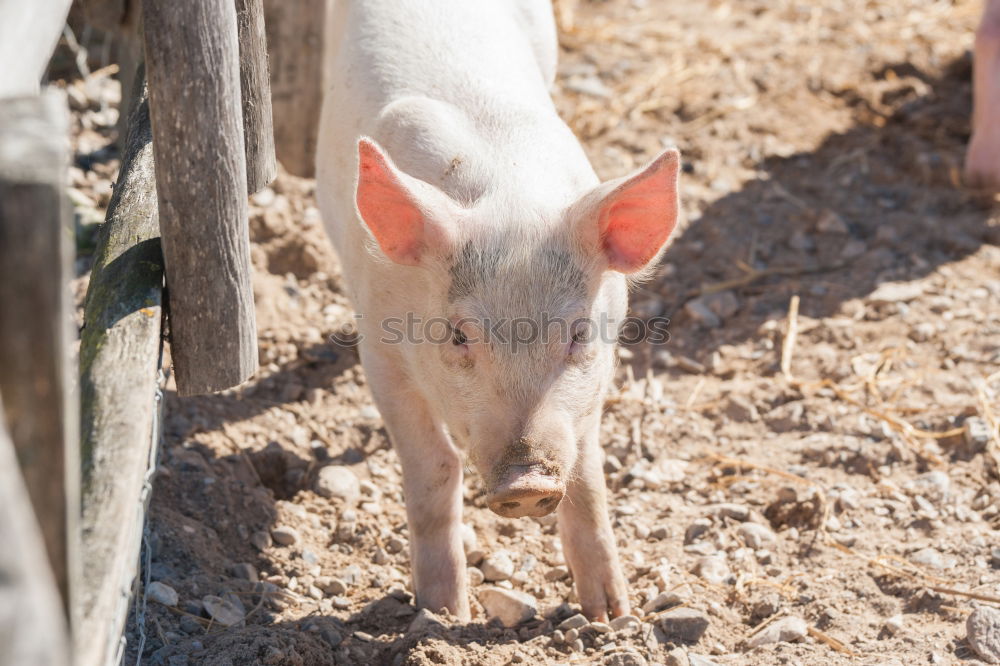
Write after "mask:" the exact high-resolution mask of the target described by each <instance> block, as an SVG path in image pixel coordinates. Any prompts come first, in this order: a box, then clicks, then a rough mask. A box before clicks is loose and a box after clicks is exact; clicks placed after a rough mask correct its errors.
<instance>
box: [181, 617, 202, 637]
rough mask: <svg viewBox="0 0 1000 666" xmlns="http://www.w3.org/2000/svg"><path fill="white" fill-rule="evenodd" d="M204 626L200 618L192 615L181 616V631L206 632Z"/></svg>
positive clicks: (189, 632) (190, 632) (188, 632)
mask: <svg viewBox="0 0 1000 666" xmlns="http://www.w3.org/2000/svg"><path fill="white" fill-rule="evenodd" d="M204 629H205V628H204V627H202V626H201V623H200V622H198V620H196V619H194V618H193V617H191V616H190V615H182V616H181V631H183V632H184V633H186V634H200V633H203V632H204Z"/></svg>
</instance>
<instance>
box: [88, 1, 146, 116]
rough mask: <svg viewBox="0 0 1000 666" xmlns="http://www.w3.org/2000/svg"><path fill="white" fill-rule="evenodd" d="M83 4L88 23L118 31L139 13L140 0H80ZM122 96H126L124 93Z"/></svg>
mask: <svg viewBox="0 0 1000 666" xmlns="http://www.w3.org/2000/svg"><path fill="white" fill-rule="evenodd" d="M79 2H80V4H81V5H82V6H83V15H84V16H85V17H86V19H87V23H90V24H91V25H93V26H96V27H98V28H100V29H101V30H107V31H109V32H117V31H118V30H121V29H122V28H124V27H125V26H126V25H128V24H129V23H130V22H132V21H134V19H135V15H136V14H138V13H139V12H138V5H139V3H138V0H79ZM122 97H125V95H124V94H123V95H122Z"/></svg>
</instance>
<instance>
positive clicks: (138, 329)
mask: <svg viewBox="0 0 1000 666" xmlns="http://www.w3.org/2000/svg"><path fill="white" fill-rule="evenodd" d="M136 80H137V84H136V90H135V94H134V95H132V97H133V100H132V104H131V105H130V106H131V107H132V108H133V112H132V115H131V117H130V118H129V121H128V127H129V131H128V136H127V139H126V141H125V143H124V152H123V156H122V164H121V168H120V170H119V172H118V178H117V181H116V184H115V191H114V195H113V196H112V197H111V203H110V204H109V206H108V213H107V217H106V218H105V222H104V226H103V227H102V228H101V232H100V237H99V238H98V244H97V251H96V253H95V255H94V268H93V272H92V273H91V277H90V285H89V286H88V289H87V302H86V312H85V318H84V329H83V336H82V339H81V341H80V403H81V424H82V427H81V440H82V453H83V456H82V458H83V472H84V491H83V523H82V527H83V544H82V547H83V551H82V560H83V565H84V568H85V570H86V571H87V572H88V581H89V583H90V584H89V585H88V586H87V587H86V588H85V589H82V590H81V591H80V606H81V614H80V615H81V617H80V623H79V631H77V632H76V636H75V645H76V655H77V660H78V661H77V663H78V664H79V665H80V666H96V665H98V664H100V665H103V664H107V663H110V660H111V659H112V658H113V657H114V656H115V653H116V650H117V648H118V645H119V641H120V638H121V635H122V630H123V628H124V625H125V617H126V612H127V610H128V601H129V593H130V590H131V584H132V580H133V579H134V577H135V573H136V566H137V564H138V558H139V543H140V537H141V535H142V522H143V518H144V511H143V507H142V504H141V495H142V488H143V484H144V482H145V477H146V472H147V466H148V464H149V460H150V457H151V452H152V451H153V449H152V447H154V446H155V442H156V440H157V439H158V435H159V433H158V431H157V430H158V429H157V427H156V423H157V418H156V415H157V402H156V394H157V389H158V382H157V375H158V368H159V358H160V352H161V350H162V338H161V325H162V308H161V303H162V290H163V257H162V255H161V253H160V242H159V224H158V222H157V214H156V179H155V177H154V167H153V145H152V133H151V132H150V127H149V105H148V102H147V100H146V95H145V86H144V85H143V82H144V77H143V73H142V70H141V68H140V71H139V74H138V75H137V76H136Z"/></svg>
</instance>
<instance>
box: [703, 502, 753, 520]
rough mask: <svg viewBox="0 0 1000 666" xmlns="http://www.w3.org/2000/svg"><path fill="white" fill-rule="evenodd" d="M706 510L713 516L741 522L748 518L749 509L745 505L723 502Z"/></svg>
mask: <svg viewBox="0 0 1000 666" xmlns="http://www.w3.org/2000/svg"><path fill="white" fill-rule="evenodd" d="M708 508H709V510H710V511H711V513H712V515H715V516H720V517H725V518H732V519H733V520H739V521H741V522H742V521H744V520H747V519H749V518H750V507H748V506H746V505H745V504H735V503H733V502H723V503H722V504H713V505H711V506H710V507H708Z"/></svg>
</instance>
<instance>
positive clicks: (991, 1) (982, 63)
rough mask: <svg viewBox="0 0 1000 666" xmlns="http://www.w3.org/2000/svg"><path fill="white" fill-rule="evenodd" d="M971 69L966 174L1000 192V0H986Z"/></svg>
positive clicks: (973, 183) (983, 186) (976, 183)
mask: <svg viewBox="0 0 1000 666" xmlns="http://www.w3.org/2000/svg"><path fill="white" fill-rule="evenodd" d="M972 70H973V71H972V101H973V110H972V138H971V140H970V141H969V150H968V152H967V153H966V155H965V177H966V180H967V181H968V183H969V185H970V186H972V187H975V188H981V189H985V190H988V191H992V192H1000V0H986V7H985V10H984V11H983V20H982V23H980V25H979V30H978V31H977V32H976V47H975V51H974V52H973V56H972Z"/></svg>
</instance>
